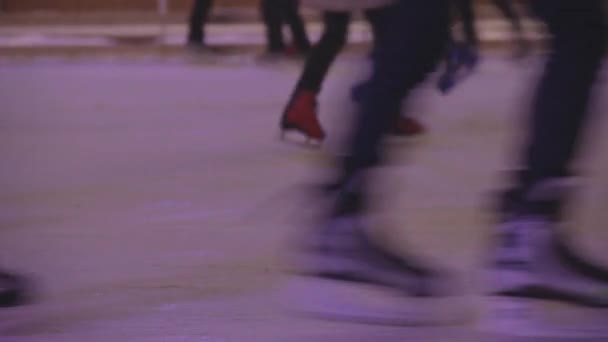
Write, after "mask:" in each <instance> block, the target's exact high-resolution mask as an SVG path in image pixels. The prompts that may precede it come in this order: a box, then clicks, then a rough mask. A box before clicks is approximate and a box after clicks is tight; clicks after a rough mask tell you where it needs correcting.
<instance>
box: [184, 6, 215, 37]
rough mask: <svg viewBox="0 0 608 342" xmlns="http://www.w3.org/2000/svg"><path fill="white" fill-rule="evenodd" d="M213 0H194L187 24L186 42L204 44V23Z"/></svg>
mask: <svg viewBox="0 0 608 342" xmlns="http://www.w3.org/2000/svg"><path fill="white" fill-rule="evenodd" d="M212 3H213V0H194V4H193V6H192V11H191V13H190V21H189V26H188V43H189V44H201V45H204V44H205V24H206V23H207V19H208V17H209V12H210V9H211V5H212Z"/></svg>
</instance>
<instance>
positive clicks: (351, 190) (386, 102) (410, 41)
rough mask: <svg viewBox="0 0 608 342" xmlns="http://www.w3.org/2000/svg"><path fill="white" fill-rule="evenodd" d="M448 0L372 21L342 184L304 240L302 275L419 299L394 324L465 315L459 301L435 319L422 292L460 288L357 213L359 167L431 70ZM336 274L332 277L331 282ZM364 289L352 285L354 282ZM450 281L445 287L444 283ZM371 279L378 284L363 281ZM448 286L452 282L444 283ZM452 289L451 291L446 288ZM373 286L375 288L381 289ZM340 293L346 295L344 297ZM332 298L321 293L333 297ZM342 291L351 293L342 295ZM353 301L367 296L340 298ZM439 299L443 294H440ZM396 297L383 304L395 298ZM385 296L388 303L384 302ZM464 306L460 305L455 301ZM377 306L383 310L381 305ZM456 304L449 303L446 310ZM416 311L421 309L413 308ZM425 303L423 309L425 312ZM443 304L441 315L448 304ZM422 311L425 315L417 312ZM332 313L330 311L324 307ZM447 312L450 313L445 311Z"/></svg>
mask: <svg viewBox="0 0 608 342" xmlns="http://www.w3.org/2000/svg"><path fill="white" fill-rule="evenodd" d="M447 12H448V1H447V0H425V1H410V0H401V1H398V2H397V3H396V4H394V5H393V7H391V8H390V10H389V11H387V12H386V15H385V16H383V17H382V19H383V20H382V21H381V22H375V21H374V23H373V24H374V25H378V26H377V29H379V35H378V38H379V39H378V41H377V42H376V44H375V50H374V52H373V57H372V64H373V68H372V75H371V77H370V79H369V80H368V81H367V83H366V86H364V87H363V88H362V89H363V90H362V92H363V93H362V98H361V100H360V103H359V108H358V111H359V113H358V114H359V115H358V116H357V118H356V120H355V121H356V123H355V125H354V127H353V129H354V134H353V136H352V139H351V140H350V142H349V146H348V157H347V158H346V159H347V162H345V164H344V166H345V169H344V170H343V171H344V172H343V178H342V181H341V182H338V184H337V185H336V184H335V185H334V186H333V187H331V188H328V189H327V190H337V191H336V192H333V194H335V195H336V197H337V198H336V199H335V202H334V204H335V205H334V206H333V207H332V208H331V209H330V210H331V212H330V215H329V217H328V218H327V220H324V222H323V224H322V225H321V226H318V227H316V229H315V231H314V234H313V236H311V238H310V239H309V240H306V241H305V242H306V243H305V244H303V248H302V250H303V253H302V254H303V256H302V258H300V259H299V260H303V261H302V264H303V265H304V266H302V270H301V271H302V273H303V274H305V275H307V276H309V277H308V278H310V279H312V280H311V281H313V282H314V281H318V282H319V283H321V284H323V285H327V284H331V285H335V284H339V285H338V286H340V285H342V286H347V287H350V290H361V289H369V290H372V289H383V288H386V287H388V288H390V289H391V290H394V291H400V292H401V293H403V294H404V295H406V296H405V297H404V298H410V299H412V298H418V299H420V300H419V301H417V303H416V305H412V303H408V304H409V305H400V309H402V310H405V311H408V310H410V313H409V314H405V311H404V312H402V314H401V315H399V317H398V318H397V322H398V323H404V324H405V323H410V324H411V322H412V321H419V322H423V321H424V322H426V323H427V324H431V323H445V322H443V321H444V320H448V321H451V320H453V319H454V318H456V319H457V320H458V319H463V318H464V319H466V314H465V315H463V311H462V306H458V310H459V311H458V315H457V317H455V316H453V315H452V314H447V315H445V316H443V317H438V316H436V315H435V314H436V313H439V311H436V310H433V309H432V308H430V307H428V306H426V304H428V303H430V302H431V301H427V303H423V302H424V300H422V299H421V298H426V299H430V297H442V296H443V295H449V294H453V292H454V291H457V289H458V286H452V285H454V284H455V282H454V279H452V278H451V277H449V276H446V273H445V272H442V271H440V270H438V269H437V268H435V267H433V266H429V265H427V264H425V263H424V262H421V261H420V260H418V259H417V258H414V257H411V256H408V255H407V254H402V253H395V252H393V251H391V250H390V249H388V248H386V246H385V245H384V244H383V243H382V242H379V241H377V240H375V239H374V238H373V237H372V236H371V234H370V230H369V228H370V227H368V226H366V224H365V220H364V219H363V218H364V216H365V200H366V196H365V192H364V191H363V188H362V184H363V183H364V182H365V179H364V178H365V177H366V175H365V171H366V170H368V169H369V168H371V167H373V166H375V165H377V163H378V161H379V160H378V154H379V153H380V150H381V146H380V145H381V139H382V137H383V136H384V135H385V134H386V133H388V131H389V127H390V126H391V125H392V123H393V122H392V120H393V117H394V115H395V112H396V109H397V110H398V108H399V106H400V105H401V102H402V100H403V99H404V98H405V97H407V95H408V93H409V92H410V91H411V90H413V89H414V88H415V87H416V86H417V85H418V84H419V83H420V82H421V81H423V80H424V78H425V76H426V75H427V74H428V73H429V72H430V71H432V70H433V68H434V66H435V64H436V63H437V61H438V60H439V58H440V57H441V55H442V52H443V47H444V44H445V39H446V35H447V26H448V18H447V17H448V13H447ZM336 280H338V281H336ZM361 282H363V283H366V284H367V286H365V287H358V286H357V284H359V283H361ZM448 284H449V286H446V285H448ZM369 285H376V286H375V287H374V286H369ZM447 287H451V288H450V289H448V288H447ZM450 290H452V291H450ZM381 292H382V291H380V292H377V294H379V293H381ZM342 296H343V297H344V294H343V295H342ZM335 297H340V295H339V294H338V295H337V296H333V295H329V296H327V297H325V298H327V299H328V300H332V299H334V298H335ZM346 297H357V296H348V295H346ZM348 299H352V300H355V301H357V300H358V299H362V301H363V302H366V298H346V300H348ZM444 299H445V298H444ZM398 300H399V299H398V298H395V297H394V296H391V297H390V300H389V302H390V303H394V302H395V301H398ZM389 302H385V303H386V304H390V303H389ZM460 304H462V303H460ZM379 305H380V306H379V308H382V307H384V308H386V307H385V306H384V305H381V304H379ZM329 306H330V307H329V308H328V309H329V311H331V310H332V309H338V311H339V312H335V311H334V312H335V316H338V317H342V318H347V319H349V318H350V319H357V320H359V321H360V320H366V319H373V320H374V322H380V323H383V322H385V321H387V320H391V319H392V318H391V313H390V312H387V311H380V314H379V315H373V314H370V313H369V311H367V313H363V311H360V312H354V311H355V309H353V308H354V307H357V305H356V304H354V305H344V306H342V305H331V304H329ZM454 308H456V306H452V309H454ZM417 309H422V310H421V311H418V310H417ZM427 309H428V310H427ZM445 309H447V308H445V307H444V308H443V309H442V310H441V312H442V313H444V314H446V313H447V312H448V310H445ZM421 312H425V314H422V315H421ZM330 314H331V313H330ZM448 316H449V317H448Z"/></svg>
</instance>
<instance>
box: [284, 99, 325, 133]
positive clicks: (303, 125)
mask: <svg viewBox="0 0 608 342" xmlns="http://www.w3.org/2000/svg"><path fill="white" fill-rule="evenodd" d="M280 127H281V137H284V135H285V133H286V132H288V131H298V132H300V133H302V134H303V135H304V136H306V138H307V140H308V141H310V140H316V141H318V142H323V140H324V139H325V132H324V131H323V127H321V123H320V122H319V120H318V118H317V99H316V95H315V93H313V92H311V91H300V92H297V93H296V94H295V95H294V97H293V98H292V100H291V101H290V102H289V105H288V106H287V109H286V110H285V112H284V113H283V117H282V118H281V125H280Z"/></svg>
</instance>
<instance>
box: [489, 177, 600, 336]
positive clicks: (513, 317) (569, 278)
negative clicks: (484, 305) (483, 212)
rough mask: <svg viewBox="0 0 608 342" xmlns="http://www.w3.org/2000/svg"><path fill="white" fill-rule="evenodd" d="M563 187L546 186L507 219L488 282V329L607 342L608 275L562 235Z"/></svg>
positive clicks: (501, 227) (512, 209)
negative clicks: (604, 341)
mask: <svg viewBox="0 0 608 342" xmlns="http://www.w3.org/2000/svg"><path fill="white" fill-rule="evenodd" d="M559 187H560V186H559V185H557V186H556V183H554V184H550V183H549V182H547V183H545V184H542V185H541V186H538V187H536V188H535V189H533V190H532V191H531V192H529V193H528V194H527V195H526V196H522V198H521V199H519V200H518V202H517V203H515V204H513V203H512V204H510V205H509V207H510V210H509V211H508V212H505V213H503V219H502V222H500V224H498V226H497V230H496V234H497V237H496V247H495V251H494V257H493V262H492V264H491V265H490V271H489V274H488V279H487V281H489V284H490V289H489V292H490V297H489V301H488V304H489V306H488V310H489V311H488V316H487V320H486V321H485V322H484V326H485V328H488V329H492V330H494V331H498V332H500V333H507V334H509V335H512V334H520V335H524V336H538V337H540V336H548V337H554V338H558V337H559V338H563V337H566V338H578V337H594V338H608V329H607V328H606V326H607V325H608V270H607V269H603V268H601V267H600V266H598V265H594V264H593V263H592V262H591V261H589V260H585V258H583V257H582V256H580V255H578V254H577V253H575V252H574V250H573V248H572V247H571V246H570V245H569V243H570V241H571V239H567V238H566V234H563V233H561V232H560V231H559V229H560V228H559V220H560V219H559V213H558V212H557V211H558V210H559V209H558V208H559V206H560V203H559V202H560V199H559V193H560V191H559ZM548 303H551V305H552V306H551V307H548V306H547V304H548Z"/></svg>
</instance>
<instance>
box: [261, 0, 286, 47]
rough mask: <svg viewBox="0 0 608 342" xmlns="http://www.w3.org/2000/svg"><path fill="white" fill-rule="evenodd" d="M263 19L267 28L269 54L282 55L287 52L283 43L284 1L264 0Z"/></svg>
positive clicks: (262, 7)
mask: <svg viewBox="0 0 608 342" xmlns="http://www.w3.org/2000/svg"><path fill="white" fill-rule="evenodd" d="M260 5H261V7H260V10H261V12H262V19H263V20H264V25H265V27H266V43H267V45H266V46H267V47H266V50H267V52H270V53H282V52H283V51H284V50H285V43H284V41H283V31H282V30H283V28H282V26H283V13H282V11H283V10H284V4H283V0H262V1H261V2H260Z"/></svg>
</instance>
